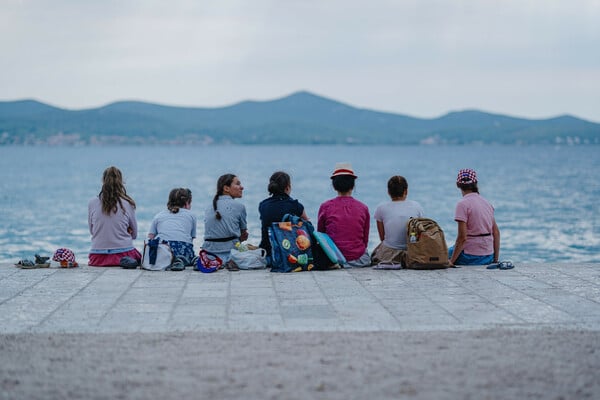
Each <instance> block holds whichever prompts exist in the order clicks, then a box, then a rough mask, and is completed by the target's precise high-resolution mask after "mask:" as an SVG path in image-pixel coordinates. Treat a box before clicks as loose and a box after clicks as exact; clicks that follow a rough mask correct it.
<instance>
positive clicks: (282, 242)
mask: <svg viewBox="0 0 600 400" xmlns="http://www.w3.org/2000/svg"><path fill="white" fill-rule="evenodd" d="M282 219H283V221H281V222H273V223H272V224H271V226H270V227H269V241H270V242H271V272H300V271H310V270H311V269H313V268H314V259H313V252H312V243H313V242H312V240H311V235H312V233H313V232H314V227H313V226H312V223H311V222H310V221H305V220H303V219H302V218H300V217H298V216H296V215H291V214H285V215H284V216H283V218H282Z"/></svg>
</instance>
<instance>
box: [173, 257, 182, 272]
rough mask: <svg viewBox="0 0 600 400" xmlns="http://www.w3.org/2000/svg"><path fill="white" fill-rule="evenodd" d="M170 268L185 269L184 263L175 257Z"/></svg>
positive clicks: (175, 269) (174, 269)
mask: <svg viewBox="0 0 600 400" xmlns="http://www.w3.org/2000/svg"><path fill="white" fill-rule="evenodd" d="M170 269H171V271H183V270H184V269H185V264H184V262H183V261H182V260H180V259H177V260H175V262H173V265H171V268H170Z"/></svg>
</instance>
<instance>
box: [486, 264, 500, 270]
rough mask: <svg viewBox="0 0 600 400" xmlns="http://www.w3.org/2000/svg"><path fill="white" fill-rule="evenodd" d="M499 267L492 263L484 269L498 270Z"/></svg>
mask: <svg viewBox="0 0 600 400" xmlns="http://www.w3.org/2000/svg"><path fill="white" fill-rule="evenodd" d="M499 266H500V263H493V264H490V265H488V266H487V267H486V268H487V269H498V267H499Z"/></svg>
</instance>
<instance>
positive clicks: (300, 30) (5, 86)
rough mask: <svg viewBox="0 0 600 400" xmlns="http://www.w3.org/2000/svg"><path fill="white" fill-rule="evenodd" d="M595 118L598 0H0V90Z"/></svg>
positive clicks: (599, 91)
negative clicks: (312, 97)
mask: <svg viewBox="0 0 600 400" xmlns="http://www.w3.org/2000/svg"><path fill="white" fill-rule="evenodd" d="M299 90H307V91H310V92H313V93H315V94H318V95H322V96H325V97H329V98H332V99H335V100H339V101H342V102H344V103H348V104H350V105H353V106H356V107H360V108H369V109H374V110H381V111H390V112H394V113H399V114H407V115H411V116H416V117H437V116H440V115H443V114H445V113H447V112H449V111H456V110H463V109H473V108H475V109H480V110H485V111H489V112H496V113H503V114H509V115H513V116H520V117H530V118H545V117H551V116H556V115H560V114H565V113H566V114H572V115H575V116H578V117H581V118H585V119H588V120H592V121H595V122H600V0H514V1H513V0H502V1H501V0H499V1H491V0H470V1H452V0H437V1H436V0H406V1H402V0H397V1H392V0H389V1H387V0H370V1H358V0H296V1H292V0H273V1H268V0H238V1H235V0H215V1H210V0H169V1H165V0H160V1H159V0H157V1H155V0H138V1H132V0H71V1H69V0H46V1H43V0H0V100H18V99H36V100H40V101H43V102H47V103H50V104H52V105H55V106H59V107H66V108H71V109H81V108H88V107H96V106H101V105H105V104H107V103H110V102H113V101H118V100H144V101H149V102H157V103H162V104H168V105H185V106H198V107H217V106H223V105H230V104H233V103H236V102H239V101H243V100H250V99H251V100H270V99H274V98H279V97H283V96H286V95H288V94H291V93H293V92H296V91H299Z"/></svg>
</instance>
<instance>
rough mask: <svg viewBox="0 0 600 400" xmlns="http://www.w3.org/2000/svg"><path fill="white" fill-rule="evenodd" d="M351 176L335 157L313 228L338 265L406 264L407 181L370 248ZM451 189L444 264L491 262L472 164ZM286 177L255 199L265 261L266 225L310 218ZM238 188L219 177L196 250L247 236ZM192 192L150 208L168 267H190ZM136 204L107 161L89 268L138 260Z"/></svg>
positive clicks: (391, 188)
mask: <svg viewBox="0 0 600 400" xmlns="http://www.w3.org/2000/svg"><path fill="white" fill-rule="evenodd" d="M356 179H357V176H356V174H355V172H354V170H353V168H352V165H351V164H350V163H337V164H336V166H335V168H334V170H333V173H332V174H331V182H332V185H333V189H334V190H335V191H336V192H337V196H335V197H334V198H332V199H330V200H327V201H325V202H324V203H322V204H321V206H320V207H319V211H318V216H317V224H316V230H317V231H319V232H324V233H326V234H327V235H329V237H330V238H331V239H332V241H333V242H334V243H335V245H337V248H338V249H339V251H340V252H341V253H342V254H343V256H344V259H345V260H344V261H345V263H344V265H342V267H344V268H348V267H368V266H371V265H379V264H385V265H388V264H391V265H399V266H402V265H404V264H405V257H406V249H407V241H408V239H407V231H406V225H407V221H408V220H409V219H410V218H415V217H422V216H423V215H424V212H423V208H422V207H421V206H420V205H419V203H417V202H416V201H413V200H409V199H407V195H408V183H407V181H406V179H405V178H404V177H402V176H392V177H391V178H390V179H389V181H388V194H389V196H390V201H389V202H386V203H384V204H381V205H379V206H378V207H377V209H376V210H375V214H374V218H375V220H376V222H377V231H378V234H379V238H380V240H381V243H380V244H379V245H378V246H377V247H376V248H375V250H374V251H373V252H372V254H369V252H368V249H367V245H368V240H369V227H370V214H369V209H368V207H367V206H366V205H365V204H363V203H362V202H360V201H359V200H357V199H355V198H354V197H352V192H353V190H354V184H355V181H356ZM456 183H457V187H458V188H459V189H461V192H462V195H463V198H462V199H461V201H460V202H459V203H458V204H457V207H456V213H455V220H456V221H457V223H458V235H457V238H456V241H455V245H454V246H452V247H451V248H450V250H449V254H448V257H449V262H450V264H457V265H458V264H463V265H464V264H480V265H481V264H491V263H497V262H498V254H499V247H500V233H499V230H498V227H497V225H496V222H495V219H494V209H493V207H492V206H491V205H490V204H489V202H488V201H487V200H485V199H484V198H483V197H482V196H480V195H479V192H478V188H477V175H476V173H475V171H474V170H471V169H464V170H460V171H459V174H458V177H457V182H456ZM291 189H292V186H291V179H290V176H289V175H288V174H287V173H285V172H282V171H278V172H275V173H274V174H273V175H272V176H271V177H270V180H269V184H268V192H269V197H268V198H266V199H264V200H263V201H261V202H260V204H259V214H260V219H261V242H260V244H259V247H260V248H262V249H264V250H265V252H266V259H267V264H270V263H271V251H272V249H271V242H270V239H269V228H270V227H271V225H272V224H273V223H274V222H278V221H281V220H282V218H283V216H284V215H286V214H290V215H294V216H297V217H300V218H301V219H303V220H308V217H307V215H306V212H305V209H304V206H303V205H302V204H301V203H300V202H299V201H298V200H296V199H293V198H291V197H290V193H291ZM243 191H244V187H243V186H242V183H241V182H240V179H239V178H238V177H237V176H236V175H234V174H225V175H222V176H221V177H219V179H218V180H217V190H216V193H215V196H214V198H213V200H212V203H211V204H210V206H209V207H208V208H207V209H206V210H205V214H204V229H205V230H204V241H203V244H202V249H203V250H205V251H206V252H210V254H213V255H215V256H217V257H219V258H220V259H222V260H223V262H225V263H227V261H228V260H229V258H230V253H231V250H232V249H235V246H236V244H238V243H240V242H244V241H245V240H246V239H247V238H248V229H247V228H248V227H247V222H246V209H245V206H244V205H243V203H242V202H240V201H236V199H239V198H241V197H242V196H243ZM191 204H192V192H191V191H190V190H189V189H187V188H176V189H173V190H171V192H170V194H169V199H168V202H167V209H166V210H164V211H161V212H159V213H158V214H156V216H155V217H154V219H153V220H152V223H151V225H150V230H149V233H148V239H149V240H152V239H155V238H160V239H161V240H162V241H164V242H165V243H168V245H169V246H170V249H171V251H172V253H173V256H174V259H175V263H173V265H172V266H171V269H174V270H181V269H183V268H185V267H186V266H189V265H194V264H195V263H196V260H197V254H196V252H195V251H194V247H193V240H194V239H195V238H196V223H197V219H196V215H195V214H194V213H193V212H191V210H190V209H191ZM135 206H136V205H135V202H134V200H133V199H132V198H131V197H130V196H129V195H128V194H127V191H126V189H125V186H124V183H123V177H122V173H121V171H120V170H119V169H118V168H116V167H114V166H111V167H109V168H107V169H106V170H105V171H104V174H103V184H102V189H101V191H100V193H99V195H98V196H96V197H94V198H93V199H91V200H90V202H89V205H88V223H89V229H90V233H91V236H92V246H91V250H90V253H89V263H88V264H89V265H90V266H118V265H121V264H122V260H125V261H127V262H129V265H131V264H132V263H139V262H140V261H141V259H142V254H141V253H140V252H139V251H138V250H137V249H136V248H135V247H134V245H133V240H134V239H136V238H137V236H138V227H137V221H136V217H135Z"/></svg>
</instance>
